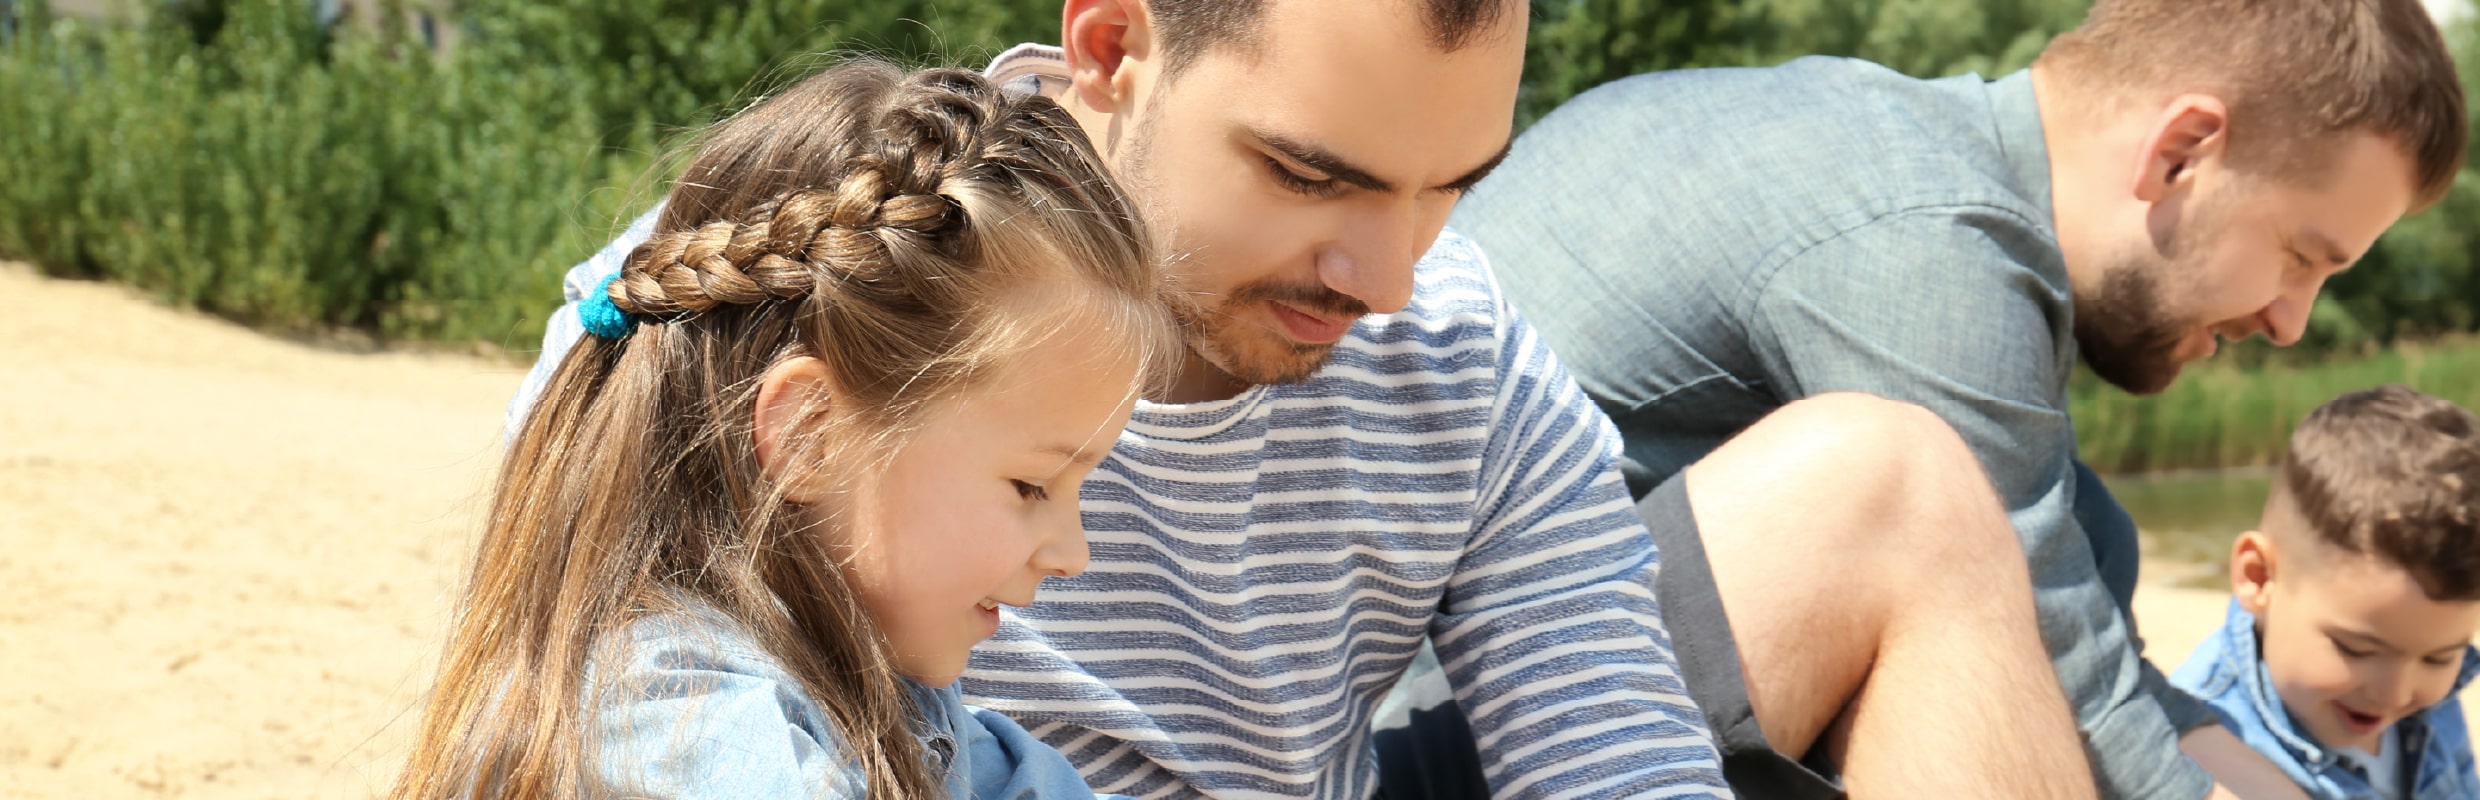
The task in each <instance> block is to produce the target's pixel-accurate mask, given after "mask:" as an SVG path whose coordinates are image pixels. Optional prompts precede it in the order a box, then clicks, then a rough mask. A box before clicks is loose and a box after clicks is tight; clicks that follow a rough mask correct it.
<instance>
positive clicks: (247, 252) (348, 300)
mask: <svg viewBox="0 0 2480 800" xmlns="http://www.w3.org/2000/svg"><path fill="white" fill-rule="evenodd" d="M184 2H185V4H176V3H165V2H149V3H141V4H138V6H139V7H140V10H141V12H142V13H144V14H146V15H145V16H141V17H139V18H137V19H135V20H131V21H128V22H125V23H114V24H109V25H103V24H95V23H88V22H82V21H77V20H55V19H52V18H50V15H49V14H48V12H47V9H46V6H45V4H44V3H42V2H40V1H39V0H38V2H35V3H32V4H30V5H29V6H27V7H24V8H23V9H21V10H22V11H23V12H24V13H23V14H22V19H21V20H20V24H19V25H18V26H17V27H16V29H15V32H14V33H13V34H7V35H0V257H9V258H21V259H26V260H30V261H33V262H35V263H36V264H37V265H38V266H39V267H40V268H41V269H43V270H44V271H46V272H49V273H52V274H55V275H64V276H75V277H89V278H100V279H108V280H113V281H119V282H124V283H128V284H130V285H133V286H137V287H140V288H143V289H145V290H147V291H150V292H153V293H154V294H156V295H158V296H160V297H161V298H162V299H163V300H165V301H166V302H168V303H172V304H174V305H180V306H189V307H197V308H202V309H205V310H208V311H211V312H214V313H218V314H222V315H225V316H229V317H232V318H235V319H237V320H240V321H242V322H245V323H249V324H252V325H256V326H259V327H263V328H270V329H275V330H302V329H319V328H337V327H343V328H356V329H362V330H367V331H371V332H374V333H377V334H379V335H381V336H384V337H389V338H411V339H436V340H447V341H482V342H495V343H501V344H505V345H515V346H519V347H523V346H526V343H530V342H533V341H535V340H537V339H538V338H539V333H540V330H541V325H542V319H543V317H544V315H545V313H546V312H547V311H548V310H550V309H551V308H552V307H554V306H556V305H557V303H558V300H559V293H558V281H559V276H560V273H561V272H562V271H563V270H564V269H565V268H567V267H568V266H569V265H570V264H573V263H575V262H576V261H578V260H579V259H582V258H583V257H585V256H586V255H587V254H588V253H591V252H592V251H593V250H594V248H595V247H597V246H599V245H600V244H601V243H602V242H603V241H605V240H606V239H607V237H608V236H609V235H610V234H611V233H612V232H613V231H614V230H615V229H616V226H617V223H620V222H624V221H626V219H627V218H628V217H629V216H630V215H632V214H634V213H636V212H637V211H639V210H642V209H643V208H644V207H645V206H646V205H648V204H650V203H651V201H652V199H653V197H654V196H655V195H656V194H657V193H658V192H659V190H660V189H661V187H660V186H659V185H658V184H657V183H656V182H655V181H653V180H651V179H650V177H649V176H648V175H647V174H646V173H647V170H648V169H649V168H650V166H651V165H652V164H654V163H655V161H656V156H655V155H654V154H655V152H656V151H657V150H658V148H659V147H660V146H661V145H662V144H663V143H664V142H665V141H666V140H667V139H674V138H677V136H676V135H675V134H677V133H679V132H680V131H682V130H684V129H686V128H688V127H691V126H694V125H697V124H701V123H703V122H705V121H708V120H710V119H713V118H714V117H716V116H719V115H721V114H723V113H726V112H728V111H729V110H731V108H732V103H733V102H735V100H736V99H738V100H742V101H746V100H748V99H752V98H754V97H755V96H756V95H757V94H758V93H759V92H760V91H762V90H763V89H764V88H765V86H767V85H768V84H769V83H770V82H773V81H781V80H788V79H790V78H792V77H794V75H793V73H792V72H791V70H797V69H799V68H800V66H802V65H803V63H804V59H802V58H801V56H802V55H803V54H804V53H813V52H820V51H827V50H833V49H837V48H843V47H865V48H868V49H871V50H873V51H874V52H879V53H883V54H888V55H893V56H896V57H898V58H900V59H905V60H914V61H924V60H927V61H946V60H952V59H950V58H948V57H947V56H944V55H942V53H943V52H945V50H946V49H948V48H954V49H959V50H965V51H972V52H988V51H989V50H991V49H992V48H993V47H994V46H995V45H996V43H998V42H1003V41H1006V40H1007V37H1011V36H1017V35H1022V32H1023V31H1025V30H1030V29H1037V28H1038V26H1037V25H1036V24H1035V23H1041V24H1042V25H1047V26H1050V27H1055V26H1056V25H1057V17H1056V15H1057V13H1058V12H1057V5H1056V3H1055V2H1052V1H1051V0H978V1H977V2H955V0H946V1H945V2H935V3H934V2H922V1H921V0H752V1H751V2H746V3H725V4H714V3H706V2H703V1H702V0H469V2H465V3H461V4H459V5H460V9H461V10H462V13H463V14H464V16H463V17H462V18H460V22H461V23H462V26H463V30H464V32H465V33H466V35H465V36H464V37H463V40H464V41H463V43H462V44H461V45H460V46H459V47H458V48H456V49H454V50H453V51H450V52H445V53H439V52H433V51H432V50H431V49H430V48H429V47H428V46H427V45H426V44H425V43H424V42H423V41H422V40H421V37H420V36H419V35H418V33H417V32H415V31H413V30H411V29H410V28H409V27H408V26H406V25H404V24H402V20H404V15H403V14H402V13H401V10H399V9H393V8H391V9H387V10H385V11H383V12H381V13H379V14H377V15H376V16H375V17H374V19H377V20H380V21H381V22H382V23H383V24H379V25H376V26H360V25H354V26H345V27H339V28H334V29H325V28H322V27H321V26H320V25H319V23H318V22H317V20H316V19H315V18H314V12H313V10H312V4H310V3H306V2H300V0H184ZM201 4H211V5H214V6H215V7H216V10H217V12H218V13H216V14H212V15H207V16H206V17H204V18H211V19H213V20H215V22H214V23H213V25H212V27H205V28H202V27H200V26H199V24H198V22H197V20H198V19H201V18H202V17H200V16H198V15H188V14H182V13H180V12H181V11H182V10H185V9H189V7H190V6H197V5H201ZM1036 8H1038V9H1040V10H1041V11H1042V12H1043V13H1041V14H1038V15H1037V14H1031V13H1029V12H1026V11H1025V9H1036ZM933 22H935V23H937V24H939V25H941V30H942V31H944V32H946V33H947V34H948V35H949V36H953V37H956V38H941V37H936V36H931V35H929V34H928V33H927V31H928V28H927V27H926V26H927V25H928V24H931V23H933ZM816 60H817V59H808V60H807V62H811V63H814V62H815V61H816ZM786 64H791V65H792V66H790V67H786V66H783V65H786Z"/></svg>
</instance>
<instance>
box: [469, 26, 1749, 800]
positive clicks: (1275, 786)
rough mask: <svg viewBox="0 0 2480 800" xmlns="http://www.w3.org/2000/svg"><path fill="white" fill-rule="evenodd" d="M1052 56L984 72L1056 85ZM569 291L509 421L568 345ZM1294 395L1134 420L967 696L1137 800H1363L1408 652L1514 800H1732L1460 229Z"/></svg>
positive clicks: (1623, 547)
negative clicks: (1047, 573)
mask: <svg viewBox="0 0 2480 800" xmlns="http://www.w3.org/2000/svg"><path fill="white" fill-rule="evenodd" d="M1065 69H1066V67H1065V64H1064V62H1062V61H1060V59H1059V57H1058V51H1057V50H1056V49H1055V48H1042V47H1020V48H1017V49H1015V50H1010V51H1009V52H1008V53H1006V54H1003V55H1002V56H1001V57H1000V58H999V59H998V60H997V61H994V62H993V63H992V64H991V66H990V68H989V70H988V73H989V74H990V75H992V77H993V78H994V79H997V80H1000V81H1001V82H1002V83H1003V84H1004V85H1007V86H1009V87H1011V88H1017V87H1026V88H1028V89H1031V90H1037V91H1051V90H1055V89H1056V88H1057V87H1060V86H1064V85H1065V84H1066V81H1065V80H1064V75H1065ZM651 220H652V217H651V215H650V216H649V217H648V218H646V219H641V220H640V221H639V224H638V225H636V226H633V227H631V229H630V231H629V233H627V234H624V235H623V236H622V238H621V239H620V240H618V241H615V242H613V243H612V244H611V245H610V247H608V248H606V249H605V250H604V251H603V252H602V253H601V254H598V255H596V256H595V258H593V259H592V260H589V261H587V262H585V263H583V264H579V265H578V266H577V267H576V269H575V270H572V271H571V272H570V274H569V279H568V281H567V282H566V284H565V285H566V287H567V288H568V291H569V300H570V301H571V306H570V307H569V308H564V309H562V310H561V311H560V312H559V313H558V314H557V315H555V316H554V317H553V318H552V327H551V329H550V331H549V332H548V333H547V334H546V338H545V341H544V349H543V355H542V357H541V359H540V360H539V361H537V362H536V364H535V367H534V372H535V375H533V376H529V378H528V379H527V381H526V385H525V388H524V389H523V390H522V391H521V393H520V394H519V395H518V397H517V398H516V399H515V400H514V401H513V402H512V403H511V407H510V420H511V423H512V425H511V428H512V429H514V428H515V427H516V426H515V425H514V423H516V422H520V421H522V419H523V415H524V414H525V413H526V410H527V409H528V408H529V407H530V406H531V405H532V404H533V397H534V395H535V393H536V392H538V391H539V390H540V387H541V386H542V385H543V378H544V377H547V376H548V375H549V374H550V373H551V372H552V371H553V370H554V369H556V368H557V367H558V365H559V363H560V361H561V359H562V357H563V355H564V354H565V352H566V351H567V349H568V348H569V347H570V346H571V345H572V344H573V343H574V342H575V340H576V337H577V336H578V333H579V330H580V329H579V327H578V325H577V324H576V321H575V312H574V304H575V301H576V300H577V298H578V297H579V296H580V295H582V293H583V292H584V291H585V290H586V289H587V288H589V287H591V286H593V285H594V284H595V283H596V282H597V281H599V280H600V279H601V277H602V276H603V275H606V274H609V273H610V272H611V271H614V270H617V269H618V268H619V267H620V265H621V261H622V260H623V259H624V258H625V257H626V254H627V253H628V251H629V250H630V249H631V248H633V247H635V246H636V245H637V244H638V243H640V242H642V241H644V240H645V238H646V233H647V232H648V231H649V230H650V229H651V227H652V226H651ZM1413 280H1414V284H1415V285H1414V293H1413V297H1412V299H1411V300H1410V302H1409V304H1408V306H1407V307H1406V308H1405V309H1404V310H1403V311H1400V312H1397V313H1394V314H1384V315H1371V316H1368V317H1365V318H1363V319H1361V320H1360V321H1359V322H1358V323H1356V324H1355V325H1354V326H1353V327H1352V329H1351V332H1350V333H1349V334H1348V335H1346V336H1345V337H1344V339H1343V341H1341V342H1339V343H1338V344H1337V345H1336V346H1335V349H1334V352H1333V354H1332V356H1331V357H1330V358H1329V359H1328V361H1327V363H1326V364H1325V365H1324V366H1323V367H1322V368H1321V369H1320V370H1319V371H1318V372H1317V373H1316V374H1315V375H1313V376H1311V377H1310V378H1309V379H1308V380H1307V381H1304V382H1301V383H1296V384H1289V385H1282V386H1257V387H1253V388H1251V389H1249V390H1248V391H1245V392H1243V393H1241V394H1240V395H1239V396H1237V397H1233V398H1229V399H1226V400H1221V401H1215V402H1207V403H1196V404H1186V405H1173V404H1160V403H1151V402H1140V403H1139V404H1138V406H1137V408H1136V410H1135V412H1134V414H1133V415H1132V416H1131V418H1130V421H1129V424H1128V428H1127V430H1126V432H1125V433H1123V434H1122V435H1121V436H1120V438H1119V441H1118V442H1117V444H1116V445H1115V446H1114V447H1113V449H1112V452H1111V455H1110V456H1109V457H1108V458H1106V459H1105V460H1104V461H1103V463H1102V464H1101V466H1100V467H1099V468H1097V469H1096V470H1095V471H1094V473H1093V475H1092V477H1091V478H1090V479H1089V480H1088V482H1087V483H1086V486H1085V488H1084V490H1083V497H1082V500H1081V507H1082V509H1083V511H1084V521H1085V528H1086V532H1087V539H1088V542H1089V546H1090V549H1091V552H1092V560H1091V563H1090V565H1089V566H1088V567H1087V568H1086V570H1085V572H1084V573H1083V574H1081V575H1078V576H1076V577H1073V578H1067V579H1054V580H1051V581H1047V582H1045V584H1044V586H1043V592H1042V598H1041V601H1040V602H1038V603H1036V604H1034V605H1033V607H1031V608H1028V609H1024V610H1022V611H1017V610H1013V609H1010V610H1006V611H1003V612H1002V615H1001V624H1000V629H999V632H998V634H997V635H996V636H994V637H992V638H991V640H990V641H988V642H985V643H983V644H982V646H980V647H978V648H976V649H975V651H974V656H973V660H972V663H971V666H970V667H969V668H968V670H967V671H966V673H965V677H964V681H963V688H964V691H965V695H966V697H967V698H968V699H970V700H971V701H972V702H974V703H976V704H979V705H983V706H986V707H989V708H991V709H994V710H997V711H1000V712H1004V713H1006V714H1007V715H1008V716H1009V717H1010V718H1012V719H1015V720H1017V721H1018V722H1020V723H1022V724H1023V725H1025V726H1026V727H1027V728H1028V729H1030V730H1032V731H1033V732H1034V733H1035V734H1036V735H1038V736H1040V737H1041V738H1042V740H1043V741H1046V742H1049V743H1051V744H1052V745H1054V746H1056V747H1058V748H1060V749H1061V750H1062V751H1063V752H1065V753H1066V754H1067V757H1068V758H1069V759H1070V760H1071V761H1073V762H1074V763H1075V764H1076V765H1077V767H1078V769H1079V770H1081V771H1082V772H1083V773H1084V775H1085V778H1086V780H1087V782H1088V784H1089V785H1092V786H1094V787H1096V788H1099V789H1101V790H1104V791H1110V792H1118V793H1124V794H1130V795H1139V796H1145V797H1164V796H1199V795H1202V796H1221V797H1239V796H1248V797H1303V798H1309V797H1315V798H1344V799H1348V800H1363V798H1367V797H1368V796H1369V795H1370V793H1371V792H1372V791H1373V790H1374V789H1375V788H1376V783H1377V780H1378V769H1377V767H1376V765H1375V763H1374V757H1373V746H1372V737H1371V733H1370V723H1371V720H1372V719H1373V718H1374V717H1375V716H1376V714H1377V711H1378V706H1379V704H1380V702H1381V701H1382V700H1383V699H1384V698H1385V697H1386V695H1387V693H1388V690H1389V689H1390V688H1391V687H1393V686H1394V684H1395V683H1396V681H1397V679H1398V678H1400V677H1401V676H1402V675H1403V674H1404V673H1405V670H1406V668H1407V667H1408V666H1409V665H1410V664H1411V663H1412V661H1413V658H1414V655H1415V654H1416V653H1417V652H1418V651H1419V649H1420V645H1421V642H1422V640H1423V639H1424V638H1427V639H1430V640H1432V641H1434V642H1435V643H1436V648H1437V654H1438V656H1439V658H1440V660H1441V661H1442V662H1443V664H1444V671H1445V673H1446V675H1447V678H1448V682H1449V684H1450V685H1451V686H1452V687H1453V690H1454V693H1455V698H1456V700H1457V702H1458V703H1459V705H1461V706H1462V708H1464V709H1465V710H1466V711H1467V712H1468V713H1469V714H1470V717H1471V724H1472V728H1473V734H1474V737H1475V739H1476V743H1477V745H1478V749H1479V751H1480V755H1481V769H1482V771H1483V773H1484V774H1485V775H1486V776H1487V777H1488V778H1489V780H1490V782H1491V784H1492V786H1491V788H1492V790H1493V792H1494V793H1495V795H1496V796H1499V797H1509V798H1570V797H1573V798H1604V797H1607V798H1621V797H1625V798H1638V797H1726V796H1728V795H1729V790H1728V789H1727V788H1726V787H1725V786H1724V784H1723V782H1722V774H1721V769H1720V766H1719V761H1718V758H1717V756H1716V755H1715V752H1714V746H1713V739H1712V735H1711V734H1710V733H1709V732H1708V731H1706V729H1705V722H1704V717H1703V715H1702V714H1700V713H1699V712H1698V711H1697V709H1696V706H1695V705H1694V703H1692V702H1691V701H1690V700H1689V699H1688V697H1687V695H1686V693H1685V691H1684V689H1683V688H1682V686H1681V683H1680V679H1679V672H1678V667H1677V663H1676V661H1675V660H1674V659H1673V657H1672V654H1671V649H1670V647H1671V640H1670V636H1669V634H1668V632H1667V631H1666V630H1665V629H1664V628H1663V625H1662V620H1661V616H1660V613H1659V612H1658V610H1657V609H1656V607H1655V605H1656V604H1655V601H1654V595H1653V590H1652V584H1653V577H1654V574H1655V571H1656V570H1657V569H1659V567H1660V559H1659V557H1658V554H1657V553H1656V548H1655V547H1654V544H1653V538H1652V535H1651V534H1650V533H1648V532H1647V531H1646V530H1645V526H1644V524H1643V523H1642V521H1640V520H1639V518H1638V517H1637V515H1636V512H1635V508H1634V507H1633V506H1632V505H1631V504H1630V503H1629V500H1628V495H1627V490H1626V486H1625V484H1624V483H1623V482H1622V481H1621V479H1620V476H1619V472H1618V469H1617V464H1618V457H1619V436H1618V432H1617V431H1616V430H1614V429H1612V428H1611V426H1610V422H1609V420H1608V419H1606V418H1605V417H1604V416H1603V415H1602V414H1601V412H1599V411H1597V410H1596V409H1595V408H1594V406H1593V404H1592V403H1591V402H1590V401H1589V400H1587V399H1586V397H1585V396H1584V393H1583V392H1582V391H1580V390H1578V389H1577V387H1576V384H1575V382H1574V381H1573V380H1571V379H1570V378H1569V377H1568V375H1567V372H1566V370H1565V368H1564V367H1562V366H1561V365H1560V363H1559V360H1558V359H1557V357H1555V356H1554V355H1553V354H1552V353H1551V352H1550V350H1549V349H1548V348H1547V347H1545V346H1544V345H1543V343H1542V341H1541V340H1540V338H1539V337H1536V336H1535V335H1534V333H1533V329H1532V327H1531V326H1530V325H1529V324H1528V323H1527V321H1526V319H1525V317H1523V316H1522V315H1520V314H1518V313H1516V312H1515V311H1514V310H1513V309H1512V308H1510V307H1509V306H1508V305H1507V304H1506V303H1505V302H1504V301H1503V300H1502V298H1501V297H1500V295H1499V287H1498V282H1497V279H1496V278H1495V277H1493V276H1492V274H1491V270H1490V265H1489V262H1488V261H1487V259H1485V258H1484V257H1483V255H1482V253H1481V251H1480V250H1479V249H1477V248H1475V247H1473V246H1472V243H1471V242H1469V241H1467V240H1465V239H1464V238H1463V237H1461V236H1458V235H1456V234H1454V233H1453V232H1448V233H1444V234H1442V235H1440V236H1439V238H1438V240H1437V242H1436V243H1435V244H1434V246H1432V247H1431V248H1430V250H1429V252H1428V253H1427V254H1426V255H1425V256H1424V257H1423V258H1422V259H1421V261H1420V262H1419V264H1417V265H1416V266H1415V267H1414V276H1413Z"/></svg>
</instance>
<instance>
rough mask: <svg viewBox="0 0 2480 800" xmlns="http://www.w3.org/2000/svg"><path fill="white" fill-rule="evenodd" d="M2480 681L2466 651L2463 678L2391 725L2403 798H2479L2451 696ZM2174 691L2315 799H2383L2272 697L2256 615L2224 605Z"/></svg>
mask: <svg viewBox="0 0 2480 800" xmlns="http://www.w3.org/2000/svg"><path fill="white" fill-rule="evenodd" d="M2475 675H2480V648H2465V649H2464V651H2463V669H2462V674H2460V675H2458V676H2456V677H2455V679H2454V691H2451V692H2448V693H2446V697H2445V699H2444V700H2441V701H2438V703H2437V704H2436V705H2433V706H2429V707H2428V708H2427V710H2424V711H2421V712H2420V713H2418V714H2413V715H2411V716H2409V717H2406V718H2404V719H2403V720H2402V721H2401V722H2396V723H2394V731H2395V733H2396V734H2397V738H2396V741H2397V742H2400V743H2401V745H2402V747H2403V748H2404V749H2403V752H2405V753H2407V754H2410V755H2411V757H2412V758H2411V760H2409V761H2407V762H2405V763H2404V765H2403V769H2404V770H2405V771H2406V772H2407V773H2408V774H2409V775H2410V776H2411V779H2410V780H2408V781H2405V782H2403V784H2402V785H2403V787H2404V789H2405V794H2404V795H2403V800H2449V799H2452V800H2468V798H2474V797H2480V771H2475V768H2474V766H2473V763H2472V754H2471V734H2470V732H2469V731H2468V730H2466V729H2465V728H2464V725H2463V705H2462V704H2461V703H2458V702H2455V700H2454V698H2455V696H2456V695H2460V694H2462V693H2463V688H2464V687H2466V686H2469V685H2471V680H2472V678H2473V677H2474V676H2475ZM2170 682H2171V683H2174V684H2177V685H2178V686H2179V688H2182V689H2186V690H2187V691H2190V692H2194V693H2195V694H2196V696H2197V697H2200V698H2203V699H2204V701H2205V703H2206V704H2207V705H2210V706H2211V707H2212V709H2213V713H2214V715H2215V716H2218V717H2220V718H2221V720H2222V725H2223V726H2225V727H2228V728H2230V730H2231V732H2232V733H2235V734H2238V736H2239V741H2242V742H2246V743H2247V745H2248V747H2251V748H2254V749H2255V750H2256V752H2258V753H2263V754H2264V756H2265V758H2267V759H2270V760H2272V761H2273V763H2274V766H2278V767H2281V768H2282V773H2283V774H2285V775H2289V776H2290V778H2291V782H2292V783H2296V784H2299V787H2300V788H2302V789H2306V790H2307V791H2308V796H2309V797H2313V798H2316V800H2387V798H2384V797H2381V796H2380V795H2378V794H2377V790H2376V789H2374V788H2371V787H2370V786H2369V780H2368V776H2367V775H2365V774H2362V773H2361V772H2360V771H2359V769H2358V768H2357V767H2354V766H2351V764H2350V763H2349V762H2347V761H2344V760H2342V757H2341V756H2339V755H2336V754H2335V753H2334V751H2333V750H2329V749H2327V748H2325V747H2324V746H2323V745H2319V744H2317V743H2316V740H2315V739H2314V738H2312V737H2310V736H2308V733H2307V731H2303V730H2300V729H2299V727H2298V726H2297V725H2296V724H2295V723H2294V722H2293V721H2292V720H2291V715H2290V712H2289V711H2287V710H2285V709H2284V708H2283V707H2282V698H2281V696H2280V695H2277V694H2275V693H2274V688H2273V676H2272V673H2271V672H2269V671H2267V669H2266V668H2265V662H2264V659H2263V658H2262V657H2261V656H2259V655H2258V653H2257V650H2256V615H2254V614H2250V613H2248V612H2247V609H2244V608H2240V607H2239V602H2238V601H2237V600H2233V601H2231V603H2230V614H2229V615H2228V616H2227V617H2226V618H2225V621H2224V622H2223V624H2222V629H2221V631H2220V632H2218V633H2215V634H2214V635H2213V636H2212V637H2211V638H2208V639H2205V640H2204V642H2203V643H2201V644H2198V645H2196V652H2195V653H2193V654H2191V655H2189V656H2188V657H2187V663H2185V664H2182V665H2180V666H2179V671H2178V672H2177V673H2176V674H2174V675H2172V676H2171V677H2170Z"/></svg>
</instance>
